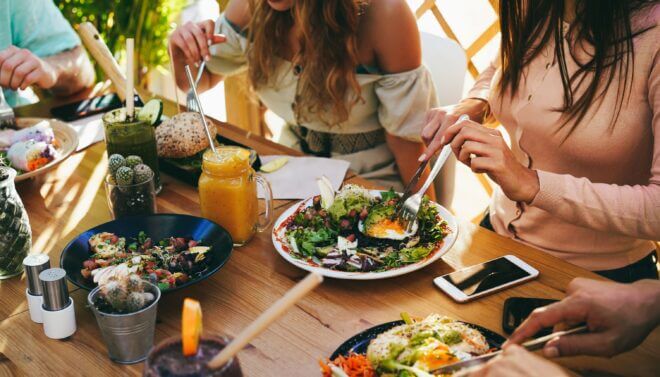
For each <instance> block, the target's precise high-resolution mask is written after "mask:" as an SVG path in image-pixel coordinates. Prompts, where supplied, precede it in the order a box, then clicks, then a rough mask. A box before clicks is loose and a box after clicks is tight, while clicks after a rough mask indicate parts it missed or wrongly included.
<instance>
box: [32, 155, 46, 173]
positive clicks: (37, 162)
mask: <svg viewBox="0 0 660 377" xmlns="http://www.w3.org/2000/svg"><path fill="white" fill-rule="evenodd" d="M48 162H49V161H48V159H47V158H46V157H39V158H35V159H34V160H31V161H29V162H28V164H27V168H28V171H33V170H36V169H39V168H40V167H42V166H44V165H46V164H47V163H48Z"/></svg>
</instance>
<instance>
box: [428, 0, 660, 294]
mask: <svg viewBox="0 0 660 377" xmlns="http://www.w3.org/2000/svg"><path fill="white" fill-rule="evenodd" d="M659 22H660V5H658V2H657V1H616V0H612V1H590V0H565V1H563V2H562V1H554V0H539V1H528V0H509V1H507V0H503V1H501V4H500V26H501V30H502V45H501V49H500V51H501V52H500V54H499V55H500V56H498V58H497V59H495V60H494V62H493V63H492V64H491V66H490V67H489V68H488V69H487V70H486V71H484V72H483V74H482V75H481V76H480V77H479V79H478V80H477V83H476V84H475V86H474V88H473V89H472V90H471V91H470V93H469V95H468V96H467V98H466V99H464V100H462V101H461V102H460V103H458V104H456V105H453V106H449V107H446V108H439V109H434V110H432V111H431V112H430V113H429V115H428V117H427V125H426V127H425V129H424V132H423V138H424V140H425V141H426V142H427V143H429V150H428V152H427V154H426V155H423V156H422V157H420V160H421V159H425V158H427V156H430V155H431V154H432V153H434V152H436V151H437V150H438V149H439V148H440V147H442V146H443V145H444V144H447V143H450V144H451V147H452V149H453V151H454V153H455V154H456V156H457V158H458V159H459V160H460V161H461V162H462V163H464V164H466V165H468V166H469V167H470V168H471V169H472V170H473V171H474V172H477V173H486V174H488V176H489V177H490V178H492V179H493V180H494V181H495V182H496V183H497V184H498V185H499V187H498V188H497V190H496V192H495V194H494V196H493V199H492V203H491V205H490V209H489V217H487V218H485V219H484V222H483V223H482V225H484V226H487V227H491V228H492V229H494V230H495V231H496V232H497V233H499V234H503V235H506V236H509V237H512V238H514V239H516V240H519V241H521V242H523V243H526V244H529V245H532V246H534V247H537V248H540V249H542V250H545V251H546V252H548V253H550V254H552V255H554V256H557V257H559V258H562V259H564V260H567V261H569V262H571V263H574V264H576V265H578V266H581V267H584V268H586V269H589V270H592V271H596V272H598V273H600V274H601V275H603V276H606V277H609V278H611V279H614V280H618V281H623V282H629V281H634V280H638V279H642V278H656V279H657V278H658V272H657V269H656V252H655V246H654V243H653V240H659V239H660V43H659V41H660V27H659V26H658V23H659ZM489 112H491V113H492V115H493V116H494V117H495V118H496V119H497V120H498V121H499V122H500V123H501V124H502V125H503V126H504V128H505V129H506V130H507V132H508V134H509V135H510V138H511V146H510V147H509V146H508V145H507V143H506V142H505V140H504V139H503V137H502V135H501V134H500V133H499V132H498V131H497V130H494V129H490V128H486V127H484V126H482V125H481V124H480V122H482V121H483V119H484V116H485V114H488V113H489ZM461 114H467V115H469V116H470V117H471V119H472V121H462V122H456V121H457V119H458V117H459V116H460V115H461Z"/></svg>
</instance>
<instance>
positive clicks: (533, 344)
mask: <svg viewBox="0 0 660 377" xmlns="http://www.w3.org/2000/svg"><path fill="white" fill-rule="evenodd" d="M588 331H589V329H588V327H587V326H586V325H583V326H578V327H575V328H573V329H570V330H566V331H558V332H555V333H552V334H549V335H546V336H543V337H540V338H538V339H534V340H530V341H528V342H525V343H523V344H522V345H521V346H522V347H523V348H525V349H526V350H528V351H536V350H539V349H541V348H543V346H544V345H545V344H546V343H548V342H549V341H550V340H553V339H556V338H559V337H561V336H566V335H572V334H582V333H585V332H588ZM502 352H503V351H502V350H498V351H495V352H491V353H487V354H484V355H481V356H477V357H474V358H472V359H468V360H463V361H459V362H456V363H453V364H449V365H445V366H443V367H441V368H438V369H436V370H433V371H431V372H430V373H431V374H432V375H441V374H449V373H454V372H457V371H459V370H462V369H465V368H470V367H474V366H477V365H481V364H484V363H486V362H487V361H489V360H491V359H493V358H495V357H497V356H499V355H500V354H502Z"/></svg>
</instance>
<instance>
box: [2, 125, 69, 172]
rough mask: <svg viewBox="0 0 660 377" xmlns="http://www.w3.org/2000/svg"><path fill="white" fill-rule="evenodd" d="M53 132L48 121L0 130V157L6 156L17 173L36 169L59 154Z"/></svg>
mask: <svg viewBox="0 0 660 377" xmlns="http://www.w3.org/2000/svg"><path fill="white" fill-rule="evenodd" d="M56 146H57V141H56V140H55V134H54V133H53V129H52V128H51V127H50V124H49V122H48V121H42V122H39V123H37V124H35V125H34V126H31V127H27V128H23V129H20V130H12V129H6V130H0V159H4V158H6V159H7V160H8V162H9V165H10V166H11V167H13V168H14V169H16V170H18V173H19V174H20V173H22V172H30V171H34V170H37V169H39V168H41V167H43V166H44V165H47V164H48V163H49V162H51V161H53V160H54V159H56V158H57V157H58V156H59V153H58V152H57V149H56Z"/></svg>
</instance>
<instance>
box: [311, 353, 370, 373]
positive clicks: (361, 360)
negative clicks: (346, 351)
mask: <svg viewBox="0 0 660 377" xmlns="http://www.w3.org/2000/svg"><path fill="white" fill-rule="evenodd" d="M319 364H320V365H321V375H322V376H323V377H377V376H378V375H377V374H376V370H375V369H374V367H373V366H372V365H371V363H370V362H369V359H367V357H366V356H364V355H360V354H356V353H351V354H350V355H348V356H341V355H339V356H338V357H337V358H336V359H334V360H332V361H328V362H320V363H319Z"/></svg>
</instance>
